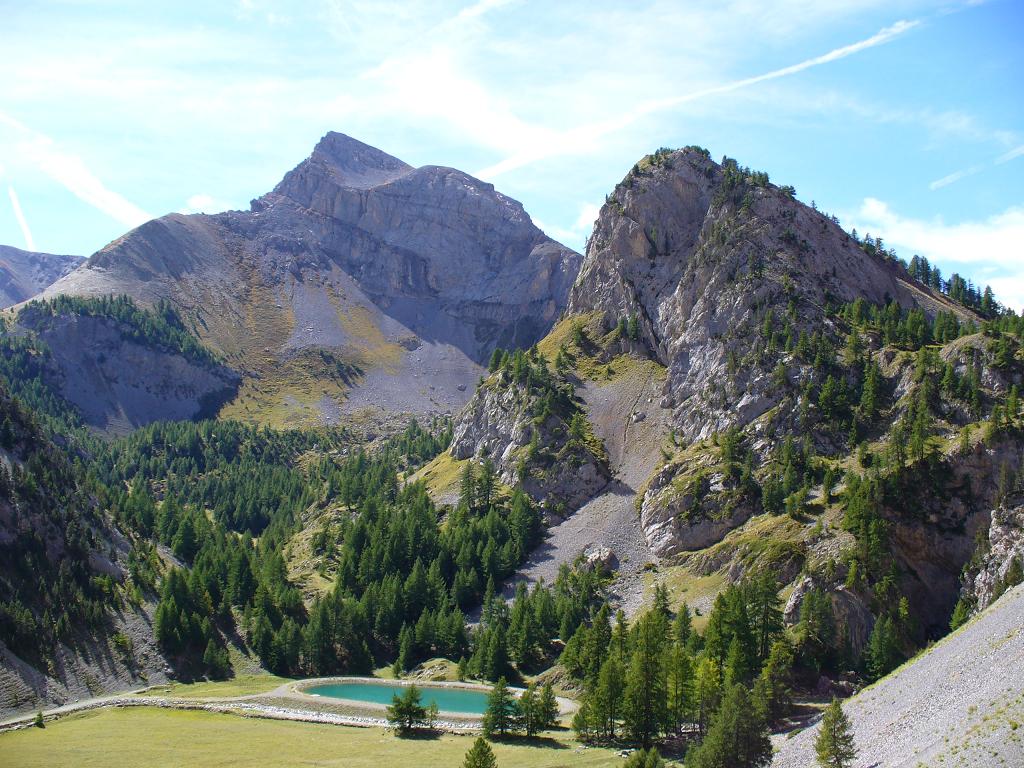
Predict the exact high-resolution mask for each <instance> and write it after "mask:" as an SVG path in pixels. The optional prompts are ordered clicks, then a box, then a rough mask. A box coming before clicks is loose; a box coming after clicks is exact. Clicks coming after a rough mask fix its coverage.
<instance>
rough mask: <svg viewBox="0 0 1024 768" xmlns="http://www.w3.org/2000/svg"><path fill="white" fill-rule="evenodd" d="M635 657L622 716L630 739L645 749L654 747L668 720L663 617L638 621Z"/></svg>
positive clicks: (648, 615)
mask: <svg viewBox="0 0 1024 768" xmlns="http://www.w3.org/2000/svg"><path fill="white" fill-rule="evenodd" d="M634 632H635V634H636V639H635V642H634V649H633V656H632V659H631V660H630V665H629V672H628V674H627V676H626V690H625V696H624V701H623V712H622V713H623V717H624V720H625V723H626V730H627V731H628V732H629V735H630V738H631V739H632V740H633V741H634V742H636V743H638V744H640V745H642V746H643V747H644V748H645V749H647V748H649V747H650V746H651V743H652V742H653V740H654V738H655V737H656V736H657V735H658V732H659V729H660V727H661V724H662V723H663V722H664V720H665V713H664V707H665V671H664V668H663V665H662V659H661V657H662V649H663V647H664V641H665V630H664V623H663V621H661V615H660V614H659V613H656V612H653V611H652V612H650V613H648V614H646V615H645V616H644V617H643V618H641V619H640V621H639V622H637V626H636V628H635V630H634Z"/></svg>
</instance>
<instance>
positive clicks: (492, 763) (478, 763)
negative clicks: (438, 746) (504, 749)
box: [462, 736, 498, 768]
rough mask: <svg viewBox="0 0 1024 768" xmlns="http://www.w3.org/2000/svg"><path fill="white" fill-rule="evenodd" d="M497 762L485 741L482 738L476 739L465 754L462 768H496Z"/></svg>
mask: <svg viewBox="0 0 1024 768" xmlns="http://www.w3.org/2000/svg"><path fill="white" fill-rule="evenodd" d="M497 767H498V761H497V760H495V759H494V751H493V750H492V749H491V745H490V744H488V743H487V739H485V738H484V737H483V736H479V737H477V740H476V741H474V742H473V746H472V747H470V750H469V752H467V753H466V759H465V760H463V761H462V768H497Z"/></svg>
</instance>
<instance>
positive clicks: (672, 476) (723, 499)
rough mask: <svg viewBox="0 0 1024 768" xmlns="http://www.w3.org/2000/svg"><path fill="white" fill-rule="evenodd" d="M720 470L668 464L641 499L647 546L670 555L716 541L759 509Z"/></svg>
mask: <svg viewBox="0 0 1024 768" xmlns="http://www.w3.org/2000/svg"><path fill="white" fill-rule="evenodd" d="M733 486H734V484H733V483H731V482H730V481H729V480H728V479H727V478H726V476H725V475H724V474H723V473H722V472H718V471H710V470H693V468H690V467H686V466H685V465H682V464H668V465H666V466H664V467H662V468H661V469H660V470H659V471H658V472H656V473H655V475H654V477H653V478H652V480H651V482H650V483H649V484H648V486H647V488H646V489H645V490H644V492H643V494H642V496H641V497H640V498H639V508H640V524H641V525H642V526H643V530H644V535H645V536H646V537H647V545H648V546H649V547H650V548H651V549H652V550H653V551H654V552H655V553H656V554H657V555H658V556H659V557H668V556H672V555H678V554H681V553H683V552H689V551H693V550H698V549H704V548H705V547H709V546H711V545H712V544H714V543H716V542H719V541H721V540H722V538H723V537H724V536H725V534H727V533H728V532H729V531H731V530H733V529H734V528H737V527H739V526H740V525H742V524H743V523H745V522H746V521H747V520H749V519H750V517H751V515H753V514H755V513H756V511H757V509H756V506H755V504H754V503H753V502H752V500H750V499H747V498H745V497H744V495H743V494H742V493H741V492H739V491H738V489H736V488H735V487H733Z"/></svg>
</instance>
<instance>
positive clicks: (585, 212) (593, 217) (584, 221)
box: [533, 203, 601, 253]
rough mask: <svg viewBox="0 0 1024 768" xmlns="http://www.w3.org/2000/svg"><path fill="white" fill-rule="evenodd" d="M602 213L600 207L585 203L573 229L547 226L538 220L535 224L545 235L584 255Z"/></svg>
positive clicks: (553, 225) (535, 220)
mask: <svg viewBox="0 0 1024 768" xmlns="http://www.w3.org/2000/svg"><path fill="white" fill-rule="evenodd" d="M600 212H601V207H600V206H599V205H594V204H593V203H583V204H582V205H581V206H580V215H579V216H578V217H577V218H576V221H575V222H574V223H573V225H572V226H571V227H560V226H558V225H556V224H545V223H544V222H542V221H540V220H538V219H536V218H535V219H534V220H533V223H534V224H536V225H537V226H538V227H540V228H541V229H542V230H544V233H545V234H546V235H548V236H549V237H553V238H555V240H558V241H559V242H560V243H562V244H563V245H568V246H569V247H570V248H575V249H576V250H577V251H579V252H580V253H582V252H583V249H584V247H585V246H586V243H587V238H588V237H590V234H591V232H592V230H593V228H594V222H595V221H597V216H598V214H599V213H600Z"/></svg>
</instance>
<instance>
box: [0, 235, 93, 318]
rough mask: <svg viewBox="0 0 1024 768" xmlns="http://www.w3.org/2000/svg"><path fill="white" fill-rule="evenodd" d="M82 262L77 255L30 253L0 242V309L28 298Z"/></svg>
mask: <svg viewBox="0 0 1024 768" xmlns="http://www.w3.org/2000/svg"><path fill="white" fill-rule="evenodd" d="M82 261H83V259H82V257H81V256H58V255H55V254H52V253H34V252H32V251H23V250H21V249H20V248H12V247H11V246H9V245H0V309H3V308H5V307H10V306H13V305H14V304H20V303H21V302H23V301H27V300H28V299H31V298H32V297H33V296H35V295H36V294H38V293H41V292H42V291H43V290H44V289H46V288H47V287H48V286H50V285H52V284H53V283H55V282H56V281H57V280H59V279H60V278H62V277H64V275H66V274H68V273H69V272H71V271H72V270H74V269H75V268H77V267H78V266H80V265H81V264H82Z"/></svg>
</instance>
